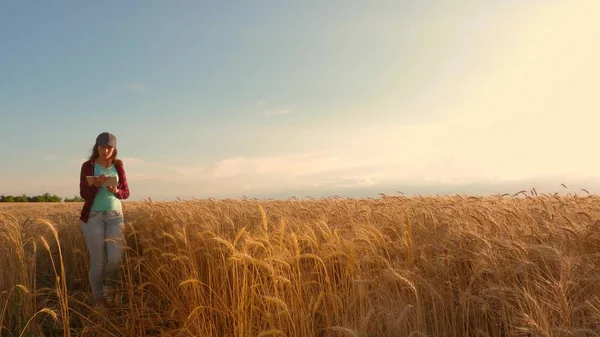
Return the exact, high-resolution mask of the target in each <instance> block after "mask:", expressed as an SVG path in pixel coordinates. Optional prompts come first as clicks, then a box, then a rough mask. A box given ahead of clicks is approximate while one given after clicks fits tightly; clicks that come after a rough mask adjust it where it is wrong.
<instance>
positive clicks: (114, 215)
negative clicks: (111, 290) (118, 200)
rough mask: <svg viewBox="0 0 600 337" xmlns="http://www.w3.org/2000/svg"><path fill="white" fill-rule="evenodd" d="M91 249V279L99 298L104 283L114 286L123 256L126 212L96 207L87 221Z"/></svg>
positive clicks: (95, 294)
mask: <svg viewBox="0 0 600 337" xmlns="http://www.w3.org/2000/svg"><path fill="white" fill-rule="evenodd" d="M82 226H83V236H85V240H86V241H87V247H88V251H89V253H90V273H89V276H90V283H91V285H92V293H93V294H94V298H95V299H100V298H102V293H103V292H102V286H103V285H106V286H113V285H114V283H115V282H116V280H117V275H118V273H119V269H120V267H121V264H122V259H123V242H124V238H123V212H122V211H105V212H96V211H92V212H91V213H90V217H89V219H88V222H87V223H84V224H83V225H82Z"/></svg>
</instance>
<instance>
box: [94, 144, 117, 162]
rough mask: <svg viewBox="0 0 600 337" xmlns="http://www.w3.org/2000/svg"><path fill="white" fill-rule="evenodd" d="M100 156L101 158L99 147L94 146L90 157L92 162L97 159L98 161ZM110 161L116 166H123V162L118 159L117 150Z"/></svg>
mask: <svg viewBox="0 0 600 337" xmlns="http://www.w3.org/2000/svg"><path fill="white" fill-rule="evenodd" d="M98 156H100V153H99V152H98V145H96V144H94V146H93V147H92V154H91V155H90V160H96V159H98ZM110 161H111V162H112V163H113V164H115V165H117V164H121V160H120V159H117V149H116V148H115V150H114V151H113V154H112V156H110Z"/></svg>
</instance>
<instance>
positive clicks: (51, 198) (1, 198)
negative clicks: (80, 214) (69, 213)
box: [0, 193, 83, 202]
mask: <svg viewBox="0 0 600 337" xmlns="http://www.w3.org/2000/svg"><path fill="white" fill-rule="evenodd" d="M82 201H83V199H82V198H81V197H79V196H74V197H73V198H64V199H63V198H61V197H59V196H57V195H54V194H50V193H44V194H42V195H35V196H28V195H25V194H22V195H17V196H13V195H4V194H3V195H0V202H82Z"/></svg>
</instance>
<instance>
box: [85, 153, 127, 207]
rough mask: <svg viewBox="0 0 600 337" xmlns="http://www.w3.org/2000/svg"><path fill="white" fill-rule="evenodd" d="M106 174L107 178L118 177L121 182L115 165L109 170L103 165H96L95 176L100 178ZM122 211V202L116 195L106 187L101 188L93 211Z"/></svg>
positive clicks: (93, 205)
mask: <svg viewBox="0 0 600 337" xmlns="http://www.w3.org/2000/svg"><path fill="white" fill-rule="evenodd" d="M101 174H104V175H105V176H107V177H117V181H119V174H118V173H117V169H116V168H115V166H114V165H111V166H110V167H109V168H106V167H103V166H102V165H98V164H97V163H96V164H94V175H95V176H99V175H101ZM120 210H122V205H121V200H119V199H117V197H116V196H115V194H114V193H112V192H111V191H109V190H108V189H106V186H101V187H100V189H99V190H98V193H97V194H96V198H95V199H94V203H93V204H92V211H97V212H102V211H120Z"/></svg>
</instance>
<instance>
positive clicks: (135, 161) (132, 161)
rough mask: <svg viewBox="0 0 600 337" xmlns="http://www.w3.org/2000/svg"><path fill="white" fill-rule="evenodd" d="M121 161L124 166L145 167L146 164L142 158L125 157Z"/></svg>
mask: <svg viewBox="0 0 600 337" xmlns="http://www.w3.org/2000/svg"><path fill="white" fill-rule="evenodd" d="M121 160H122V161H123V164H124V165H143V164H144V161H143V160H142V159H140V158H134V157H125V158H121Z"/></svg>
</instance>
